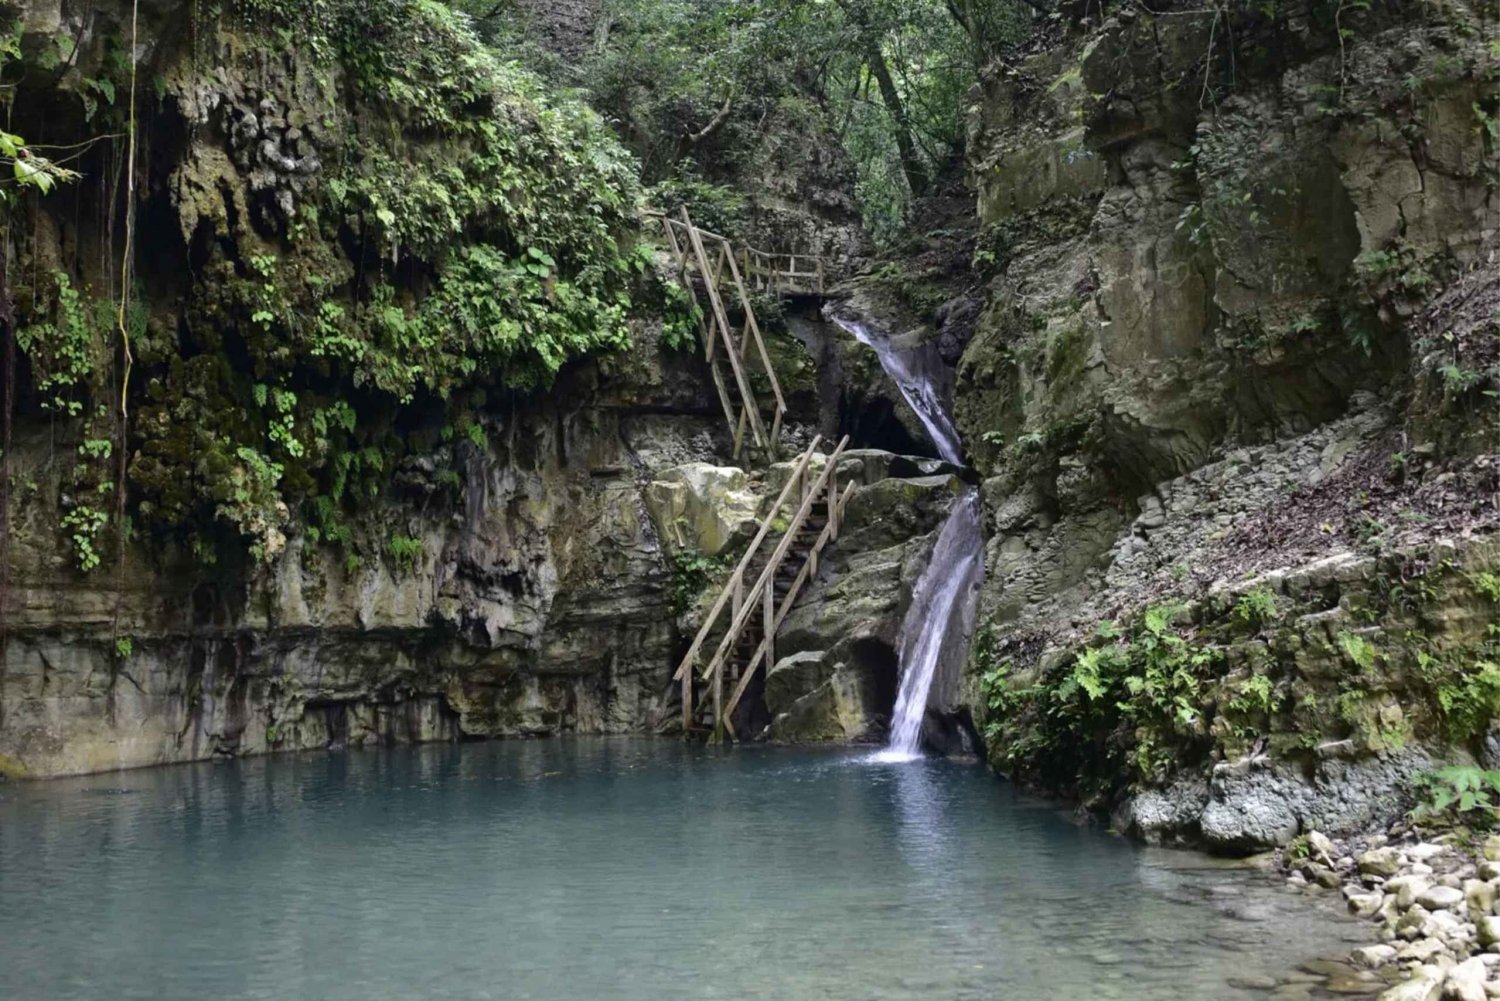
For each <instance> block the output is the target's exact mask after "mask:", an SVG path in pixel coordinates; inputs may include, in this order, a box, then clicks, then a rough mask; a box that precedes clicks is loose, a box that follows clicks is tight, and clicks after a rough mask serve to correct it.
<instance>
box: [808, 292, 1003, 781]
mask: <svg viewBox="0 0 1500 1001" xmlns="http://www.w3.org/2000/svg"><path fill="white" fill-rule="evenodd" d="M831 318H832V319H833V321H834V322H835V323H836V324H838V325H839V326H840V327H842V328H843V329H844V330H846V331H848V332H849V333H850V334H852V335H853V336H854V337H855V338H856V339H858V340H859V341H860V342H861V343H862V344H866V345H868V346H869V347H870V348H872V349H873V350H874V351H875V354H876V355H877V356H879V358H880V364H881V367H882V368H884V369H885V371H886V374H887V375H889V376H890V377H891V379H892V380H893V381H894V382H895V383H896V385H897V387H898V388H899V389H900V390H901V395H902V396H904V397H905V398H906V402H907V403H909V404H910V405H911V408H912V410H913V411H915V412H916V415H917V417H918V419H920V420H921V421H922V424H923V425H924V426H925V427H926V428H927V433H928V435H929V436H930V437H931V438H932V441H933V444H934V445H936V446H937V449H938V452H939V453H941V454H942V457H943V458H944V459H946V460H948V461H949V462H951V463H953V464H954V465H961V464H962V463H963V449H962V447H961V446H960V443H959V437H958V429H957V428H955V427H954V426H953V418H952V416H951V415H950V414H949V413H948V410H947V407H946V406H945V405H944V403H943V399H942V393H941V392H940V389H939V387H940V381H939V376H940V374H941V372H942V369H941V368H940V366H941V365H942V362H941V360H940V359H938V358H937V357H936V352H935V351H932V350H931V348H930V346H929V347H927V348H926V349H925V350H924V349H917V350H900V349H898V348H896V347H894V346H892V345H891V343H890V341H889V340H887V339H886V338H885V337H883V336H880V335H878V334H875V333H873V332H872V331H871V330H870V328H869V327H867V326H866V325H865V324H863V323H861V322H859V321H857V320H854V319H850V318H849V317H843V316H838V315H836V314H831ZM979 518H980V504H979V491H977V490H976V489H974V488H973V487H965V488H964V490H963V493H961V494H960V495H959V497H958V499H957V500H955V501H954V502H953V507H952V509H951V510H950V511H949V512H948V519H947V521H945V522H944V523H943V527H942V530H941V531H940V532H939V533H938V540H937V545H936V546H934V547H933V550H932V558H931V559H930V560H928V562H927V568H926V569H925V570H923V571H922V576H921V577H919V578H918V579H917V583H916V586H915V587H914V588H913V590H912V597H911V607H909V608H908V609H907V610H906V618H905V619H903V620H902V623H901V640H900V643H901V649H900V651H899V656H900V667H899V670H900V672H901V688H900V691H899V693H898V695H897V696H896V709H895V712H894V713H893V714H892V716H891V736H890V742H889V743H888V744H887V745H886V749H885V750H884V751H883V752H881V753H880V754H879V755H877V758H878V759H879V760H883V761H910V760H912V759H913V758H916V757H918V756H919V748H920V747H921V743H922V717H923V716H924V715H925V713H926V711H927V699H928V696H929V694H930V693H931V691H932V679H933V678H934V677H935V676H936V674H937V671H938V668H939V667H940V666H941V665H943V664H953V663H954V660H955V659H956V658H962V657H964V656H966V655H967V654H968V645H969V636H970V634H971V633H972V632H973V629H974V612H975V609H976V606H977V604H978V598H979V583H980V581H981V580H982V579H983V577H984V538H983V535H982V533H981V531H980V522H979Z"/></svg>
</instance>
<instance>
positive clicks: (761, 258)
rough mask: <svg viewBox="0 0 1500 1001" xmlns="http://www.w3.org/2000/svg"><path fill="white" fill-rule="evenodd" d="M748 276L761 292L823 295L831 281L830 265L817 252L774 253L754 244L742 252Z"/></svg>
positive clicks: (754, 286)
mask: <svg viewBox="0 0 1500 1001" xmlns="http://www.w3.org/2000/svg"><path fill="white" fill-rule="evenodd" d="M740 256H741V258H742V260H743V261H744V266H745V278H746V280H748V281H749V282H750V287H751V288H753V289H755V290H757V291H760V292H776V293H779V294H781V295H822V294H823V293H824V292H825V290H826V285H827V282H828V266H827V265H826V264H825V263H824V260H823V258H821V257H818V256H817V255H815V254H770V253H767V252H766V251H764V250H756V249H755V248H754V247H746V248H744V249H743V250H742V251H741V252H740Z"/></svg>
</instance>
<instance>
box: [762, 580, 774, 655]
mask: <svg viewBox="0 0 1500 1001" xmlns="http://www.w3.org/2000/svg"><path fill="white" fill-rule="evenodd" d="M761 593H762V594H763V595H764V596H765V601H764V604H763V606H762V609H761V615H762V618H761V628H762V629H763V630H764V636H765V641H766V663H768V664H769V665H771V666H772V667H775V666H776V589H775V588H774V587H768V588H766V589H765V590H764V591H763V592H761Z"/></svg>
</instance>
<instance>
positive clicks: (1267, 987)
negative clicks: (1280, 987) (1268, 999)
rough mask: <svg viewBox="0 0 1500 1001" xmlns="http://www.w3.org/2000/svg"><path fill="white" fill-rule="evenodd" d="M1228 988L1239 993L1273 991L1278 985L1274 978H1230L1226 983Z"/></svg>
mask: <svg viewBox="0 0 1500 1001" xmlns="http://www.w3.org/2000/svg"><path fill="white" fill-rule="evenodd" d="M1227 982H1228V984H1229V986H1230V987H1233V988H1234V989H1236V990H1241V991H1274V990H1275V989H1276V985H1277V984H1278V983H1280V981H1278V980H1277V979H1276V978H1275V977H1260V976H1248V977H1230V978H1229V980H1228V981H1227Z"/></svg>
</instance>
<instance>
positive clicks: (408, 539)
mask: <svg viewBox="0 0 1500 1001" xmlns="http://www.w3.org/2000/svg"><path fill="white" fill-rule="evenodd" d="M385 549H386V552H387V553H389V554H390V557H391V563H392V564H393V565H394V566H395V568H396V570H397V572H399V573H403V574H408V575H409V574H412V573H415V572H416V569H417V564H418V563H419V562H420V561H421V559H422V551H423V547H422V540H421V539H418V538H413V537H412V536H409V535H393V536H391V537H390V539H389V540H388V541H387V542H386V544H385Z"/></svg>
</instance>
